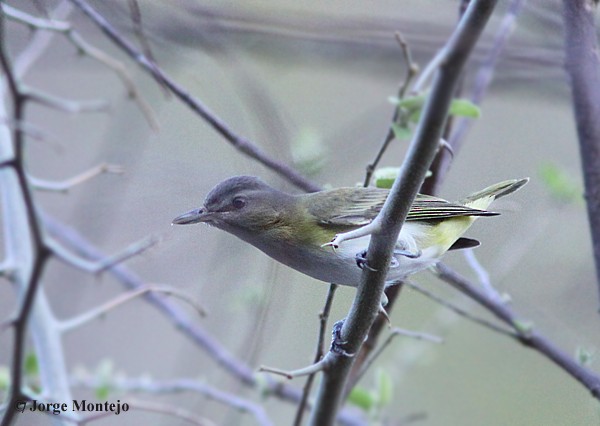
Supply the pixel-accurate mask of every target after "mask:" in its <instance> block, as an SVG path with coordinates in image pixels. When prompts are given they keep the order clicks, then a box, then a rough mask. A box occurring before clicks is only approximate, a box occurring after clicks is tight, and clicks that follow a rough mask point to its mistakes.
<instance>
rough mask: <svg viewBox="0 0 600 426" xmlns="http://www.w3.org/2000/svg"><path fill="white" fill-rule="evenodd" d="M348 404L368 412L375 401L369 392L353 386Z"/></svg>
mask: <svg viewBox="0 0 600 426" xmlns="http://www.w3.org/2000/svg"><path fill="white" fill-rule="evenodd" d="M348 402H349V403H350V404H352V405H354V406H356V407H359V408H361V409H363V410H364V411H366V412H369V411H371V408H373V406H374V405H375V403H376V402H377V401H376V400H375V397H374V396H373V394H372V393H371V392H370V391H368V390H367V389H365V388H362V387H360V386H355V387H354V388H353V389H352V391H351V392H350V395H349V396H348Z"/></svg>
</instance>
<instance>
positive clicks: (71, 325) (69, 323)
mask: <svg viewBox="0 0 600 426" xmlns="http://www.w3.org/2000/svg"><path fill="white" fill-rule="evenodd" d="M148 292H153V293H162V294H164V295H167V296H173V297H176V298H178V299H180V300H183V301H184V302H186V303H188V304H189V305H190V306H191V307H193V308H194V309H195V310H196V312H198V315H200V316H202V317H203V316H206V310H205V309H204V308H203V307H202V306H200V304H198V303H197V302H196V301H194V300H193V299H192V298H191V297H190V296H189V295H188V294H185V293H183V292H181V291H179V290H177V289H175V288H173V287H168V286H157V285H151V284H150V285H147V286H145V287H142V288H139V289H136V290H131V291H129V292H127V293H123V294H120V295H119V296H117V297H115V298H114V299H113V300H111V301H109V302H106V303H104V304H103V305H100V306H97V307H95V308H93V309H90V310H88V311H86V312H84V313H83V314H80V315H77V316H76V317H73V318H70V319H68V320H63V321H60V323H59V329H60V331H62V332H63V333H64V332H68V331H72V330H74V329H75V328H78V327H81V326H82V325H84V324H86V323H88V322H90V321H92V320H94V319H96V318H99V317H102V316H104V315H106V313H107V312H109V311H111V310H113V309H115V308H117V307H118V306H120V305H122V304H124V303H127V302H129V301H131V300H133V299H135V298H136V297H139V296H142V295H144V294H146V293H148Z"/></svg>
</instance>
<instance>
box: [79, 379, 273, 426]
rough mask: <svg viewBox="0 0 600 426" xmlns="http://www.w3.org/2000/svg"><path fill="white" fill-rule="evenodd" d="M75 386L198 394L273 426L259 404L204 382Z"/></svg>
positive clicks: (131, 381)
mask: <svg viewBox="0 0 600 426" xmlns="http://www.w3.org/2000/svg"><path fill="white" fill-rule="evenodd" d="M72 383H73V385H74V386H82V387H86V388H90V389H95V388H98V387H99V386H106V385H108V386H109V387H110V388H111V389H115V390H118V391H121V392H143V393H146V394H176V393H180V392H196V393H198V394H200V395H202V396H204V397H206V398H208V399H211V400H213V401H216V402H219V403H221V404H224V405H226V406H228V407H232V408H234V409H236V410H239V411H241V412H243V413H248V414H250V415H252V416H253V417H254V418H255V419H256V421H257V423H258V424H259V425H261V426H270V425H272V422H271V420H270V419H269V417H268V416H267V413H266V412H265V410H264V408H263V407H262V406H261V405H260V404H257V403H254V402H252V401H249V400H247V399H244V398H240V397H239V396H237V395H234V394H230V393H227V392H223V391H221V390H219V389H216V388H214V387H212V386H210V385H208V384H206V383H204V382H201V381H199V380H192V379H175V380H167V381H157V380H150V379H137V380H136V379H128V378H115V379H112V380H110V381H109V382H106V380H102V381H99V380H98V379H87V378H77V377H76V378H74V379H73V380H72Z"/></svg>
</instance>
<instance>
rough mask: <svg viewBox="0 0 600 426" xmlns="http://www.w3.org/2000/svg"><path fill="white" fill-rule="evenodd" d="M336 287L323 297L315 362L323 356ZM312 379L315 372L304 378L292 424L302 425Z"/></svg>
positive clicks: (330, 286)
mask: <svg viewBox="0 0 600 426" xmlns="http://www.w3.org/2000/svg"><path fill="white" fill-rule="evenodd" d="M337 288H338V286H337V284H330V285H329V290H328V291H327V297H326V299H325V305H324V306H323V310H322V311H321V313H320V314H319V337H318V339H317V349H316V350H315V357H314V363H315V364H316V363H317V362H319V361H320V360H321V358H323V354H324V353H325V333H326V332H327V320H328V319H329V312H330V311H331V306H332V305H333V297H334V295H335V291H336V290H337ZM314 380H315V374H310V375H309V376H308V379H306V383H305V384H304V388H303V389H302V399H301V400H300V403H299V404H298V408H297V409H296V417H295V418H294V426H301V425H302V417H303V416H304V410H306V408H307V406H308V398H309V396H310V391H311V388H312V384H313V382H314Z"/></svg>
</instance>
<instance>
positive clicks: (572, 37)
mask: <svg viewBox="0 0 600 426" xmlns="http://www.w3.org/2000/svg"><path fill="white" fill-rule="evenodd" d="M597 10H598V2H597V1H595V0H563V19H564V24H565V25H564V26H565V68H566V71H567V74H568V76H569V82H570V85H571V92H572V98H573V110H574V113H575V122H576V124H577V136H578V139H579V151H580V156H581V164H582V169H583V180H584V183H585V201H586V206H587V212H588V221H589V223H590V230H591V232H590V233H591V237H592V245H593V249H594V252H593V254H594V261H595V264H596V286H597V287H598V294H599V296H600V121H599V120H598V117H599V114H600V59H599V58H598V51H599V50H600V47H599V46H598V30H597V28H596V12H597Z"/></svg>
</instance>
